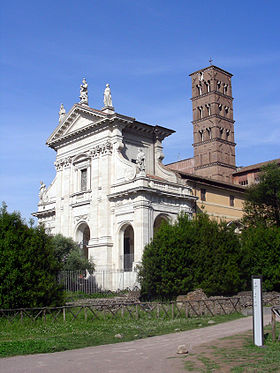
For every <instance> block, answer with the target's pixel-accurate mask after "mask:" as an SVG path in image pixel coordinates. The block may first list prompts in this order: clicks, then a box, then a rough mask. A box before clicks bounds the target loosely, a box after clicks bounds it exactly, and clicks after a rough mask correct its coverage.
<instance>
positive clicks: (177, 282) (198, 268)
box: [139, 214, 245, 299]
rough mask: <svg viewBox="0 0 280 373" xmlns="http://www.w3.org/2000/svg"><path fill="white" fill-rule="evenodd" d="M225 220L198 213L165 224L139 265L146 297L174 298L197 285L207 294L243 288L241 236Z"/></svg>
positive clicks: (222, 293)
mask: <svg viewBox="0 0 280 373" xmlns="http://www.w3.org/2000/svg"><path fill="white" fill-rule="evenodd" d="M233 229H234V228H229V227H228V226H227V225H226V223H217V222H216V221H213V220H210V219H209V217H208V216H207V215H206V214H199V215H198V216H197V217H195V218H194V219H193V220H190V219H189V218H188V216H187V215H181V216H179V218H178V220H177V222H176V223H175V224H174V225H169V224H163V225H162V226H161V227H160V229H159V231H158V232H157V233H156V234H155V237H154V239H153V241H152V242H151V243H150V244H149V245H147V246H146V247H145V250H144V253H143V258H142V265H141V267H140V268H139V280H140V284H141V296H142V298H144V299H151V298H163V299H172V298H174V297H175V296H177V295H178V294H185V293H187V292H188V291H191V290H194V289H195V288H197V287H200V288H202V289H203V290H204V291H205V292H206V294H208V295H214V294H220V295H230V294H233V293H235V292H236V291H238V290H241V289H242V290H243V284H244V283H245V281H243V283H242V280H241V278H242V277H241V272H240V271H241V270H240V263H241V248H240V242H239V238H238V236H237V235H236V234H235V233H234V231H233Z"/></svg>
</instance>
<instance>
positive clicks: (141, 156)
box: [136, 148, 146, 173]
mask: <svg viewBox="0 0 280 373" xmlns="http://www.w3.org/2000/svg"><path fill="white" fill-rule="evenodd" d="M136 164H137V166H138V169H139V171H140V173H145V169H146V167H145V153H144V152H143V150H142V149H140V148H138V154H137V158H136Z"/></svg>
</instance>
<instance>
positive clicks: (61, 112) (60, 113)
mask: <svg viewBox="0 0 280 373" xmlns="http://www.w3.org/2000/svg"><path fill="white" fill-rule="evenodd" d="M58 114H59V123H61V122H62V121H63V119H64V117H65V115H66V110H65V108H64V106H63V104H61V105H60V109H59V113H58Z"/></svg>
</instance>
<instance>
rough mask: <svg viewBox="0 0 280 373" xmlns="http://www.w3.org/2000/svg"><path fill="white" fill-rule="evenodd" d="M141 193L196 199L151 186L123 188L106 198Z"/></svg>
mask: <svg viewBox="0 0 280 373" xmlns="http://www.w3.org/2000/svg"><path fill="white" fill-rule="evenodd" d="M141 193H148V194H156V195H157V196H158V195H161V196H164V197H168V198H178V199H189V200H197V197H195V196H192V195H188V194H187V195H183V194H177V193H172V192H167V191H163V190H159V189H155V188H151V187H142V186H141V187H135V188H131V189H129V190H124V191H120V192H116V193H111V194H108V199H109V200H115V199H118V198H123V197H129V196H131V195H135V194H141Z"/></svg>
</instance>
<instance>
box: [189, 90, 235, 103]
mask: <svg viewBox="0 0 280 373" xmlns="http://www.w3.org/2000/svg"><path fill="white" fill-rule="evenodd" d="M213 94H215V95H218V96H221V97H225V98H227V99H229V100H231V101H233V100H234V98H233V97H232V96H229V95H225V94H224V93H222V92H219V91H216V90H214V91H210V92H206V93H203V94H202V95H197V96H194V97H191V98H190V100H191V101H197V100H199V99H200V98H204V97H206V96H212V95H213Z"/></svg>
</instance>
